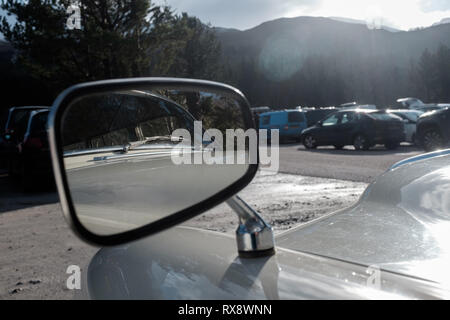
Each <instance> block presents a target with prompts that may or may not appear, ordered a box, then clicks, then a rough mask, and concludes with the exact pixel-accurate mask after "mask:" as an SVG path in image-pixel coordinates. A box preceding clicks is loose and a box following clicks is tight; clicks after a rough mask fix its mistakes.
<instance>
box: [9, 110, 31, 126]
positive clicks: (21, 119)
mask: <svg viewBox="0 0 450 320" xmlns="http://www.w3.org/2000/svg"><path fill="white" fill-rule="evenodd" d="M29 114H30V111H28V110H16V111H15V112H13V114H12V116H11V120H10V122H9V124H8V126H9V127H10V128H11V129H15V128H23V127H24V126H26V124H27V123H28V115H29Z"/></svg>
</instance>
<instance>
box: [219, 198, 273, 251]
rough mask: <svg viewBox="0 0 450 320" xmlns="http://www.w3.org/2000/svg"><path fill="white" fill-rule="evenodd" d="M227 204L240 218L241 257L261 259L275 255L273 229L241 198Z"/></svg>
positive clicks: (238, 233)
mask: <svg viewBox="0 0 450 320" xmlns="http://www.w3.org/2000/svg"><path fill="white" fill-rule="evenodd" d="M227 204H228V205H229V206H230V207H231V209H233V211H234V212H236V214H237V215H238V217H239V227H238V229H237V230H236V241H237V246H238V251H239V256H240V257H242V258H259V257H265V256H271V255H274V254H275V240H274V236H273V229H272V226H270V225H269V224H268V223H266V222H265V221H264V219H263V218H262V217H261V216H260V215H259V214H258V213H257V212H256V211H255V210H254V209H253V208H252V207H251V206H250V205H249V204H247V203H246V202H245V201H244V200H242V199H241V198H240V197H239V196H234V197H232V198H230V199H229V200H227Z"/></svg>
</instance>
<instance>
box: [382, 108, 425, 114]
mask: <svg viewBox="0 0 450 320" xmlns="http://www.w3.org/2000/svg"><path fill="white" fill-rule="evenodd" d="M386 112H389V113H390V112H399V113H420V114H422V113H423V111H421V110H414V109H388V110H386Z"/></svg>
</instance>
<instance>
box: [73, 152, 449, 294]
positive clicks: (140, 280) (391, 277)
mask: <svg viewBox="0 0 450 320" xmlns="http://www.w3.org/2000/svg"><path fill="white" fill-rule="evenodd" d="M449 161H450V157H449V156H442V157H437V158H435V159H431V160H423V161H422V160H419V161H417V162H410V163H406V164H404V165H402V166H398V167H396V168H395V169H393V170H390V171H389V172H387V173H385V174H384V175H382V176H381V177H380V178H379V179H378V180H377V181H376V182H375V183H373V184H372V185H371V186H369V188H368V189H367V190H366V192H365V193H364V195H363V196H362V198H361V199H360V201H359V202H358V203H357V204H356V205H355V206H353V207H352V208H349V209H346V210H343V211H340V212H337V213H335V214H331V215H329V216H327V217H325V218H322V219H320V220H316V221H315V222H313V223H309V224H307V225H304V226H302V227H299V228H297V229H294V230H291V231H288V232H286V233H283V234H280V235H279V236H277V237H276V243H277V252H276V255H274V256H271V257H266V258H257V259H243V258H240V257H239V256H238V254H237V248H236V240H235V237H234V236H232V235H226V234H221V233H216V232H211V231H205V230H199V229H194V228H189V227H177V228H173V229H170V230H168V231H165V232H162V233H159V234H157V235H155V236H153V237H149V238H147V239H143V240H140V241H137V242H134V243H131V244H126V245H122V246H118V247H114V248H104V249H101V250H100V251H99V252H98V253H97V254H96V256H95V257H94V258H93V259H92V260H91V262H90V265H89V267H88V272H87V273H83V276H84V283H85V285H83V288H84V289H85V290H83V294H82V295H83V296H82V297H83V298H93V299H182V300H183V299H184V300H190V299H206V300H210V299H231V300H236V299H239V300H241V299H250V300H259V299H405V298H406V299H410V298H418V299H432V298H444V299H448V298H450V292H449V290H448V288H449V287H450V286H449V281H448V278H449V277H448V276H446V273H447V272H448V270H450V269H449V268H448V267H449V266H450V263H449V259H448V252H449V249H450V241H446V240H447V239H448V237H446V234H450V229H448V228H449V223H448V222H449V221H448V220H449V217H448V213H449V211H450V210H449V209H450V207H449V206H450V202H449V200H450V171H449V170H450V169H449V166H447V164H448V163H449ZM447 229H448V230H447ZM86 289H87V290H86Z"/></svg>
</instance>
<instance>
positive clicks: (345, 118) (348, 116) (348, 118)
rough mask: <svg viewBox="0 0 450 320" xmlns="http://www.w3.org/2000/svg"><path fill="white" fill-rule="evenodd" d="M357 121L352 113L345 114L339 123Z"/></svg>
mask: <svg viewBox="0 0 450 320" xmlns="http://www.w3.org/2000/svg"><path fill="white" fill-rule="evenodd" d="M356 120H357V117H356V115H355V113H354V112H346V113H344V114H343V115H342V119H341V123H342V124H345V123H349V122H354V121H356Z"/></svg>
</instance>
